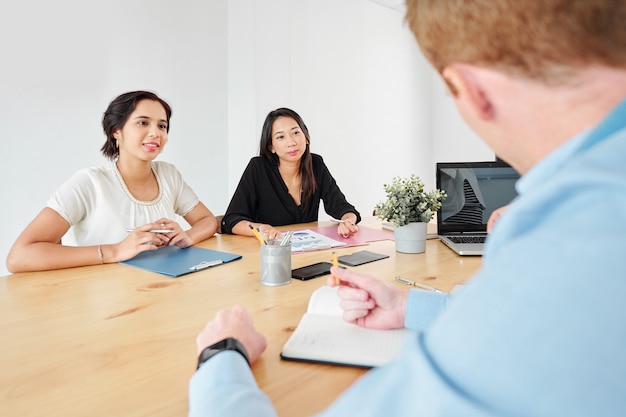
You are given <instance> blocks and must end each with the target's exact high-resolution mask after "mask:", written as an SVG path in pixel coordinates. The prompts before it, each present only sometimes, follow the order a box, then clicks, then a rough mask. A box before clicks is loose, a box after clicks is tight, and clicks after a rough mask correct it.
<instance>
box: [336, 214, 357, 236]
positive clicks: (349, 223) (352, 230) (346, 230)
mask: <svg viewBox="0 0 626 417" xmlns="http://www.w3.org/2000/svg"><path fill="white" fill-rule="evenodd" d="M356 220H357V217H356V215H355V214H354V213H346V214H344V215H343V216H342V217H341V222H340V223H339V226H337V233H338V234H339V236H341V237H343V238H345V239H347V238H349V237H350V236H353V235H355V234H356V233H357V232H358V231H359V227H358V226H357V225H356Z"/></svg>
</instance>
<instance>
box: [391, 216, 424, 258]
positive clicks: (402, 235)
mask: <svg viewBox="0 0 626 417" xmlns="http://www.w3.org/2000/svg"><path fill="white" fill-rule="evenodd" d="M393 233H394V237H395V239H396V251H397V252H402V253H422V252H424V251H426V223H423V222H419V223H409V224H407V225H406V226H400V227H394V228H393Z"/></svg>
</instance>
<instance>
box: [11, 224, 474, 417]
mask: <svg viewBox="0 0 626 417" xmlns="http://www.w3.org/2000/svg"><path fill="white" fill-rule="evenodd" d="M330 224H331V223H326V222H320V223H319V226H326V225H330ZM362 224H364V225H366V226H370V227H372V228H378V229H379V230H380V222H378V221H377V220H375V219H366V221H365V222H364V223H362ZM316 225H317V224H316V223H314V224H304V225H297V226H291V227H290V228H291V229H298V228H306V227H314V226H316ZM285 229H287V228H285ZM390 236H392V234H391V232H390ZM197 246H199V247H204V248H209V249H214V250H219V251H224V252H231V253H237V254H240V255H243V259H241V260H238V261H235V262H232V263H228V264H225V265H220V266H218V267H215V268H211V269H208V270H204V271H199V272H195V273H193V274H189V275H185V276H182V277H180V278H168V277H166V276H163V275H159V274H156V273H152V272H149V271H144V270H141V269H137V268H133V267H130V266H127V265H121V264H108V265H98V266H89V267H81V268H71V269H64V270H57V271H48V272H37V273H21V274H15V275H10V276H7V277H2V278H0V338H1V342H0V352H1V354H0V411H1V412H0V414H1V415H3V416H20V417H26V416H35V415H46V416H50V417H52V416H63V417H72V416H80V417H84V416H168V417H169V416H185V415H186V414H187V409H188V406H187V398H188V396H187V388H188V381H189V378H190V377H191V376H192V374H193V372H194V371H195V366H196V346H195V338H196V336H197V334H198V333H199V332H200V330H201V329H202V328H203V327H204V325H205V324H206V322H207V321H208V320H210V319H212V318H213V317H214V315H215V313H216V312H217V311H218V310H220V309H223V308H227V307H231V306H232V305H234V304H241V305H243V306H245V307H246V308H247V309H249V310H250V311H251V313H252V314H253V317H254V322H255V325H256V327H257V328H258V329H259V330H260V331H261V332H263V333H264V334H265V335H266V337H267V340H268V348H267V350H266V351H265V353H264V354H263V355H262V356H261V358H260V359H259V360H258V361H257V362H256V363H255V364H253V372H254V375H255V377H256V380H257V381H258V384H259V386H260V387H261V389H263V390H264V391H265V392H266V393H267V395H268V396H269V397H270V399H271V400H272V402H273V403H274V405H275V407H276V409H277V411H278V413H279V415H281V416H290V417H298V416H306V415H310V414H312V413H315V412H318V411H320V410H322V409H324V408H326V407H327V406H328V405H329V404H330V403H332V402H333V400H335V399H336V398H337V397H338V396H339V395H340V394H341V392H343V391H344V390H345V389H346V388H347V387H348V386H349V385H350V384H352V383H353V382H354V381H355V380H357V379H358V378H359V377H360V376H361V375H363V373H364V372H365V371H364V370H363V369H358V368H350V367H342V366H333V365H321V364H310V363H301V362H289V361H283V360H281V359H280V357H279V354H280V351H281V348H282V346H283V344H284V343H285V342H286V340H287V339H288V337H289V335H290V334H291V333H292V331H293V330H294V328H295V327H296V325H297V324H298V322H299V320H300V318H301V316H302V315H303V314H304V312H305V311H306V308H307V303H308V300H309V297H310V295H311V293H312V292H313V291H314V290H315V289H317V288H319V287H320V286H322V285H325V282H326V277H320V278H316V279H312V280H310V281H305V282H303V281H298V280H292V282H291V283H290V284H288V285H284V286H279V287H269V286H265V285H262V284H261V283H260V279H259V263H260V258H259V257H260V251H259V244H258V242H257V241H256V240H255V239H253V238H248V237H242V236H229V235H217V236H215V237H213V238H211V239H208V240H206V241H204V242H202V243H200V244H198V245H197ZM363 249H367V250H370V251H373V252H378V253H384V254H387V255H389V256H390V257H389V258H388V259H384V260H381V261H377V262H373V263H369V264H365V265H361V266H359V267H356V268H354V269H355V270H358V271H359V272H363V273H367V274H371V275H374V276H378V277H380V278H381V279H384V280H387V281H389V282H393V283H394V285H399V286H402V285H403V284H400V283H398V282H396V281H395V280H394V277H395V276H396V275H402V276H404V277H407V278H409V279H411V280H415V281H420V282H423V283H427V284H429V285H431V286H434V287H436V288H439V289H441V290H444V291H448V290H450V289H451V288H452V287H453V286H454V285H456V284H459V283H462V282H464V281H465V280H466V279H467V278H468V277H470V276H471V275H472V274H473V273H474V272H475V271H476V270H477V269H478V268H479V266H480V263H481V260H480V258H478V257H459V256H457V255H456V254H454V253H453V252H452V251H451V250H449V249H448V248H446V247H445V246H444V245H443V244H442V243H441V242H439V240H438V239H434V240H429V241H428V242H427V247H426V252H425V253H423V254H416V255H408V254H401V253H397V252H395V246H394V242H393V241H392V240H384V241H378V242H372V243H370V244H369V245H368V246H360V247H348V248H342V249H335V251H336V252H337V254H338V255H342V254H350V253H353V252H356V251H358V250H363ZM330 257H331V250H322V251H316V252H307V253H303V254H294V255H293V256H292V267H293V268H297V267H300V266H305V265H309V264H311V263H314V262H318V261H329V260H330Z"/></svg>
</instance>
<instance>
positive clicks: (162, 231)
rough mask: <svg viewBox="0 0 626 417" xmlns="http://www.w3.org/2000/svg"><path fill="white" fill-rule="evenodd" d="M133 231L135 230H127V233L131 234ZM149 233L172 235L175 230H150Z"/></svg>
mask: <svg viewBox="0 0 626 417" xmlns="http://www.w3.org/2000/svg"><path fill="white" fill-rule="evenodd" d="M133 230H135V229H126V232H127V233H130V232H132V231H133ZM148 232H150V233H172V232H173V230H170V229H150V230H148Z"/></svg>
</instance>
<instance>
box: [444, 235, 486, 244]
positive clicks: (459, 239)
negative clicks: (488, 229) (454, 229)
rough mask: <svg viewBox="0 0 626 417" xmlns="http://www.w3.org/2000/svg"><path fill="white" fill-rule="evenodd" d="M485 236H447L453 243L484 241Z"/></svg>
mask: <svg viewBox="0 0 626 417" xmlns="http://www.w3.org/2000/svg"><path fill="white" fill-rule="evenodd" d="M486 238H487V236H448V239H450V240H451V241H452V242H454V243H485V239H486Z"/></svg>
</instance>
